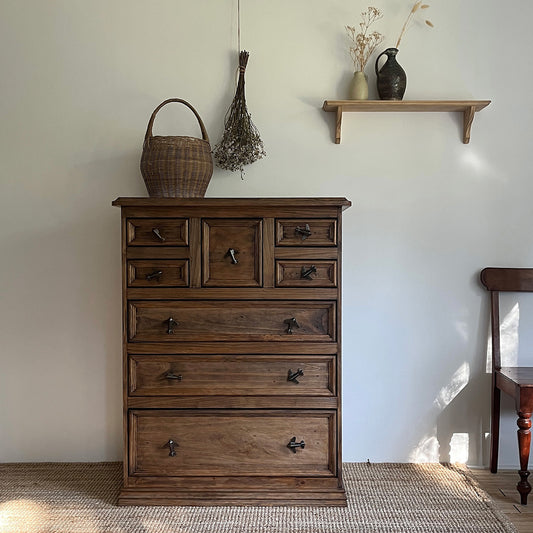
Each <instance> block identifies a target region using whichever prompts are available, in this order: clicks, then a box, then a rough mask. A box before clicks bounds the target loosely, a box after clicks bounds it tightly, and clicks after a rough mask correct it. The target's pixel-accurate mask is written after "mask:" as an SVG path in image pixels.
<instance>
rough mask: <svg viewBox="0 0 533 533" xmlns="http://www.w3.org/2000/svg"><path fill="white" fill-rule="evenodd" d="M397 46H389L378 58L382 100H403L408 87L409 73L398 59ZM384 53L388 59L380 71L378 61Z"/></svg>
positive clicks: (379, 89) (379, 92)
mask: <svg viewBox="0 0 533 533" xmlns="http://www.w3.org/2000/svg"><path fill="white" fill-rule="evenodd" d="M397 53H398V49H397V48H387V49H386V50H385V51H384V52H382V53H381V54H379V56H378V57H377V59H376V65H375V69H376V75H377V77H378V81H377V86H378V94H379V97H380V98H381V100H402V99H403V95H404V93H405V88H406V87H407V74H406V73H405V71H404V70H403V68H402V67H401V66H400V65H399V64H398V62H397V61H396V54H397ZM382 55H386V56H387V61H385V63H384V65H383V66H382V67H381V69H379V71H378V61H379V58H380V57H381V56H382Z"/></svg>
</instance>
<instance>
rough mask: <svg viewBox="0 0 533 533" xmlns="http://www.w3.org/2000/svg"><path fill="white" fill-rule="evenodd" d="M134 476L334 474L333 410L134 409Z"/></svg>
mask: <svg viewBox="0 0 533 533" xmlns="http://www.w3.org/2000/svg"><path fill="white" fill-rule="evenodd" d="M129 431H130V448H129V473H130V475H137V476H151V475H156V476H165V477H166V476H180V477H181V476H253V475H269V476H295V475H297V476H298V475H300V476H334V475H336V469H337V465H336V462H335V456H336V437H335V435H336V414H335V411H285V410H279V411H258V410H231V411H230V410H216V409H215V410H194V411H192V410H155V409H153V410H134V411H130V416H129Z"/></svg>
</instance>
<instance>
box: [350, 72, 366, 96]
mask: <svg viewBox="0 0 533 533" xmlns="http://www.w3.org/2000/svg"><path fill="white" fill-rule="evenodd" d="M348 98H349V99H350V100H368V80H367V77H366V74H365V73H364V72H361V71H358V72H354V74H353V78H352V81H351V82H350V87H349V89H348Z"/></svg>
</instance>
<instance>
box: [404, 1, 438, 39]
mask: <svg viewBox="0 0 533 533" xmlns="http://www.w3.org/2000/svg"><path fill="white" fill-rule="evenodd" d="M428 7H429V5H428V4H423V3H422V0H418V1H417V2H415V3H414V5H413V7H412V8H411V11H410V13H409V15H408V16H407V20H406V21H405V23H404V25H403V28H402V31H401V33H400V36H399V37H398V41H397V42H396V48H399V47H400V42H401V40H402V37H403V35H404V33H405V32H406V31H407V28H408V27H409V23H410V22H411V20H412V19H413V17H414V15H415V13H416V12H417V11H418V10H419V9H427V8H428ZM424 22H425V23H426V24H427V25H428V26H429V27H430V28H433V23H432V22H431V21H429V20H427V19H426V20H425V21H424Z"/></svg>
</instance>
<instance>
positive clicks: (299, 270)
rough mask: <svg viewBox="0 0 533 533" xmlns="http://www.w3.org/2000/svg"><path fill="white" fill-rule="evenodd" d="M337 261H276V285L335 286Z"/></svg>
mask: <svg viewBox="0 0 533 533" xmlns="http://www.w3.org/2000/svg"><path fill="white" fill-rule="evenodd" d="M336 286H337V261H310V260H309V261H301V260H299V261H285V260H279V261H276V287H336Z"/></svg>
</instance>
